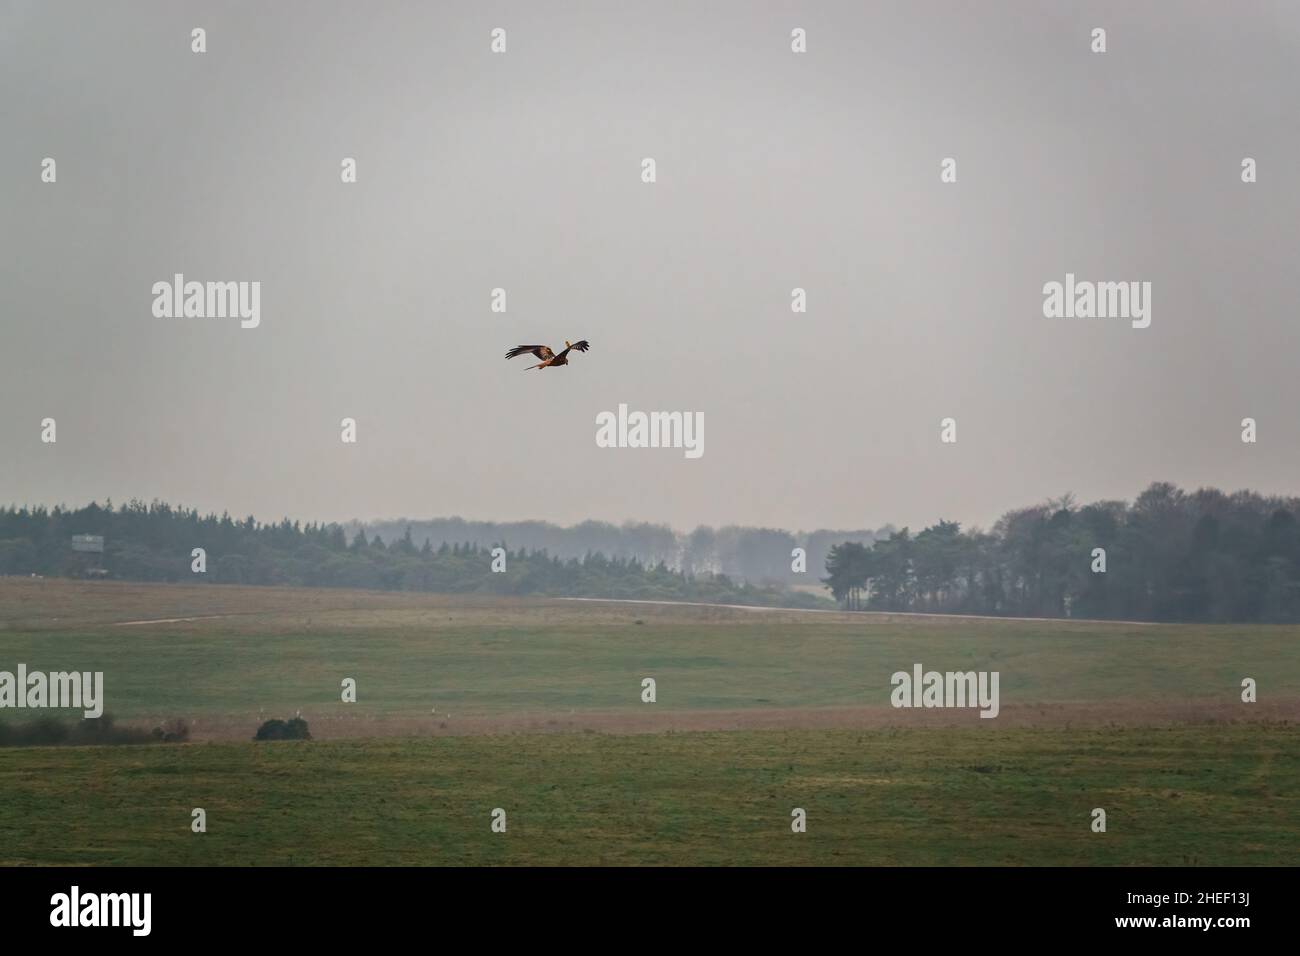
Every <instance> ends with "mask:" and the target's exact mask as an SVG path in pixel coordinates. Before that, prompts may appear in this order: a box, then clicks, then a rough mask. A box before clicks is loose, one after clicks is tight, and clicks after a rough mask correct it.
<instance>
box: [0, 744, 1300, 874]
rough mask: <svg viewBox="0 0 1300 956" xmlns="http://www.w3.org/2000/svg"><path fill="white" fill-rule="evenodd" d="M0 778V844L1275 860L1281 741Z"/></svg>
mask: <svg viewBox="0 0 1300 956" xmlns="http://www.w3.org/2000/svg"><path fill="white" fill-rule="evenodd" d="M0 793H3V800H0V833H4V834H5V840H4V841H3V843H2V844H0V865H15V864H33V863H38V864H113V865H163V864H168V865H170V864H177V865H191V864H193V865H250V864H253V865H266V864H354V865H356V864H360V865H366V864H375V865H379V864H385V865H450V864H561V865H564V864H595V863H606V864H747V865H768V864H829V865H835V864H885V865H897V864H906V865H947V864H966V865H990V864H992V865H1000V864H1012V865H1015V864H1038V865H1130V864H1133V865H1136V864H1143V865H1174V864H1189V865H1228V864H1232V865H1250V864H1273V865H1277V864H1291V863H1294V845H1295V844H1294V837H1295V833H1296V831H1297V827H1298V826H1300V748H1297V747H1296V746H1295V729H1294V728H1293V727H1285V726H1278V725H1267V724H1255V725H1221V726H1208V727H1207V726H1200V727H1196V728H1177V729H1152V728H1142V729H1105V730H1084V731H1070V730H1063V729H1019V730H1009V731H996V730H984V729H983V728H980V729H976V730H951V729H949V730H933V729H930V730H920V729H907V730H897V729H889V730H881V731H875V732H859V731H847V730H840V731H821V732H808V731H790V732H785V731H765V732H734V733H690V734H663V735H639V736H622V737H612V736H604V735H599V734H554V735H540V736H527V737H524V736H497V737H451V738H422V739H386V740H368V741H337V742H308V743H292V744H254V743H251V742H250V743H230V744H215V743H214V744H191V745H172V746H154V747H115V748H93V749H92V748H48V749H33V750H11V751H0ZM796 806H797V807H803V808H804V809H806V810H807V813H808V832H807V833H805V834H794V833H791V831H790V811H791V809H792V808H794V807H796ZM193 807H203V808H204V809H205V810H206V811H207V821H208V832H207V833H205V834H194V833H192V832H191V831H190V819H191V817H190V811H191V809H192V808H193ZM495 807H502V808H504V809H505V810H506V812H507V818H508V831H507V832H506V833H505V834H494V833H492V832H491V830H490V814H491V812H492V810H493V808H495ZM1094 807H1103V808H1105V809H1106V811H1107V814H1108V832H1106V833H1104V834H1097V833H1093V832H1091V830H1090V826H1089V824H1090V820H1091V817H1090V813H1091V810H1092V809H1093V808H1094Z"/></svg>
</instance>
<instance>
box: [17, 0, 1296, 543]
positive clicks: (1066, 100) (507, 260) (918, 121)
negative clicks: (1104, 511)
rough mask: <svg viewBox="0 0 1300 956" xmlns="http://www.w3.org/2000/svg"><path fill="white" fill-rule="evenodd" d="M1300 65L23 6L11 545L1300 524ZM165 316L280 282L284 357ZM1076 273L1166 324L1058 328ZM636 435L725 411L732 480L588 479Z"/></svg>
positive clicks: (740, 23)
mask: <svg viewBox="0 0 1300 956" xmlns="http://www.w3.org/2000/svg"><path fill="white" fill-rule="evenodd" d="M1135 6H1136V7H1139V8H1140V9H1134V7H1135ZM196 26H201V27H204V28H205V29H206V30H207V34H208V37H207V39H208V52H207V53H206V54H203V55H195V54H192V53H191V52H190V49H189V47H190V40H189V34H190V30H191V28H193V27H196ZM498 26H500V27H504V28H505V29H506V30H507V31H508V43H509V51H508V53H506V54H504V55H492V54H491V53H490V52H489V32H490V30H491V29H492V28H493V27H498ZM1094 26H1102V27H1105V28H1106V29H1107V32H1108V46H1109V52H1107V53H1106V54H1104V55H1097V54H1093V53H1091V52H1090V51H1089V33H1090V30H1091V29H1092V28H1093V27H1094ZM794 27H803V28H805V29H806V30H807V31H808V52H807V53H806V54H803V55H795V54H792V53H791V52H790V48H789V42H790V30H791V29H792V28H794ZM1298 66H1300V7H1298V6H1297V5H1296V4H1294V3H1253V2H1252V3H1231V4H1229V3H1226V2H1225V3H1212V4H1211V3H1178V4H1173V3H1169V4H1140V5H1133V4H1129V3H1113V4H1096V3H1092V4H1084V3H1077V4H1074V3H1072V4H1068V5H1066V4H1056V3H1028V2H1026V3H1016V4H1004V3H999V4H993V3H988V4H985V3H980V4H970V3H944V4H917V3H910V2H897V3H827V2H818V3H811V2H810V3H741V2H732V3H706V4H702V3H682V4H670V3H654V4H638V5H632V4H614V3H603V2H592V3H574V2H564V3H538V2H528V3H510V4H494V3H482V4H479V3H475V4H454V5H453V4H438V3H418V4H417V3H396V2H386V3H378V4H353V3H349V4H344V3H314V4H313V3H303V2H297V3H285V2H278V3H274V4H271V3H267V4H261V3H220V4H217V3H207V4H196V3H173V2H155V3H139V2H123V3H59V2H15V0H0V131H2V135H0V224H2V225H3V228H0V333H2V334H0V501H3V502H5V503H8V502H27V503H36V502H45V503H56V502H66V503H70V504H72V503H76V504H80V503H84V502H85V501H87V500H89V499H91V498H95V499H98V500H101V501H102V500H103V499H104V498H105V497H108V496H111V497H112V498H113V499H115V500H118V501H120V500H124V499H126V498H128V497H131V496H139V497H142V498H146V499H148V498H153V497H160V498H163V499H166V500H169V501H172V502H176V503H183V504H187V505H192V506H196V507H199V508H200V509H202V510H205V511H206V510H209V509H215V510H218V511H220V510H222V509H229V510H230V511H231V512H232V513H236V514H246V513H253V514H256V515H257V516H258V517H260V518H265V519H275V518H278V517H280V516H283V515H285V514H288V515H290V516H293V517H296V518H302V519H304V520H309V519H345V518H350V517H361V518H380V517H395V516H398V515H405V516H412V517H415V516H431V515H446V514H460V515H464V516H466V517H472V518H482V519H496V520H509V519H518V518H548V519H551V520H555V521H560V522H564V523H568V522H572V521H577V520H581V519H584V518H600V519H606V520H613V521H621V520H624V519H637V520H656V521H667V522H669V523H671V524H673V525H675V526H677V527H680V528H690V527H692V526H694V525H695V524H697V523H708V524H714V525H718V524H724V523H730V522H736V523H743V524H760V525H769V526H779V527H788V528H813V527H820V526H830V527H864V526H868V527H869V526H876V525H880V524H883V523H885V522H887V521H888V522H894V523H896V524H900V525H901V524H905V523H910V524H912V525H913V526H914V527H915V526H920V525H923V524H927V523H930V522H932V521H934V520H937V519H938V518H940V517H946V518H950V519H957V520H961V521H963V522H965V523H978V524H984V525H988V524H990V523H991V522H992V521H993V520H994V519H996V517H997V516H998V515H999V514H1000V513H1001V512H1002V511H1003V510H1005V509H1006V508H1008V507H1012V506H1018V505H1022V504H1028V503H1032V502H1035V501H1038V500H1041V499H1043V498H1045V497H1047V496H1049V495H1056V494H1060V493H1061V492H1064V491H1067V490H1072V491H1074V492H1075V493H1076V494H1077V495H1079V496H1080V497H1081V498H1083V499H1086V500H1091V499H1094V498H1101V497H1132V496H1133V495H1134V494H1136V493H1137V492H1138V491H1139V490H1141V488H1142V487H1144V486H1145V485H1146V484H1147V483H1148V482H1150V481H1152V480H1156V479H1164V480H1171V481H1175V482H1178V483H1180V484H1183V485H1186V486H1191V487H1195V486H1198V485H1202V484H1212V485H1218V486H1221V487H1225V488H1228V489H1235V488H1239V487H1246V486H1248V487H1252V488H1256V489H1259V490H1261V491H1265V492H1279V493H1282V492H1286V493H1292V494H1294V493H1296V492H1298V491H1300V484H1298V483H1297V479H1298V478H1300V422H1298V421H1297V415H1296V413H1297V410H1300V376H1298V375H1297V374H1296V357H1297V345H1298V344H1300V342H1298V339H1300V331H1298V323H1297V319H1298V316H1297V310H1296V305H1295V295H1294V285H1295V279H1294V275H1295V265H1294V258H1295V255H1296V251H1297V245H1298V244H1297V234H1298V232H1300V186H1298V185H1297V176H1298V174H1300V167H1298V163H1300V121H1297V115H1298V113H1297V106H1298V105H1300V102H1298V101H1300V96H1297V89H1300V87H1298V86H1297V74H1298V72H1300V71H1298ZM46 156H50V157H54V158H55V159H56V161H57V163H58V182H57V184H54V185H49V184H43V183H42V182H41V181H40V163H41V160H42V158H43V157H46ZM345 156H352V157H355V158H356V159H357V161H358V169H359V182H358V183H357V184H355V185H344V184H342V183H340V181H339V168H340V167H339V164H340V161H341V159H342V158H343V157H345ZM646 156H649V157H654V158H655V159H656V161H657V164H658V182H657V183H655V184H653V185H646V184H643V183H642V182H641V181H640V162H641V159H642V158H643V157H646ZM945 156H952V157H955V158H956V160H957V163H958V181H957V183H956V184H952V185H945V184H941V183H940V182H939V175H938V174H939V162H940V160H941V159H942V158H943V157H945ZM1245 156H1251V157H1254V158H1255V159H1256V160H1257V161H1258V164H1259V182H1257V183H1255V184H1253V185H1245V184H1243V183H1242V182H1241V180H1240V163H1241V159H1242V157H1245ZM176 272H183V273H184V274H185V276H186V278H187V279H195V280H199V281H207V280H246V281H252V280H258V281H260V282H261V283H262V320H261V326H260V327H259V328H257V329H251V330H244V329H241V328H240V327H239V322H238V320H237V319H181V318H176V319H168V318H155V317H154V316H153V315H152V314H151V304H152V299H153V297H152V294H151V292H150V289H151V286H152V285H153V283H154V282H156V281H159V280H170V278H171V276H172V275H173V273H176ZM1066 272H1074V273H1075V274H1076V275H1077V276H1078V277H1079V278H1080V279H1091V280H1098V281H1101V280H1113V281H1121V280H1140V281H1150V282H1151V283H1152V284H1153V293H1152V299H1153V302H1152V304H1153V313H1152V323H1151V327H1150V328H1148V329H1144V330H1137V329H1133V328H1131V327H1130V326H1129V323H1128V322H1127V321H1125V320H1123V319H1073V320H1071V319H1056V320H1051V319H1046V318H1044V317H1043V314H1042V302H1043V296H1042V291H1041V290H1042V286H1043V284H1044V283H1045V282H1049V281H1052V280H1057V281H1060V280H1062V279H1063V278H1064V276H1065V273H1066ZM496 286H502V287H505V288H506V289H507V290H508V295H509V311H508V313H507V314H505V315H498V314H493V313H492V312H490V311H489V295H490V291H491V290H492V288H493V287H496ZM796 286H800V287H803V288H805V289H807V292H808V313H807V314H806V315H795V314H792V313H791V311H790V290H791V289H792V288H794V287H796ZM565 338H569V339H578V338H587V339H590V340H591V342H592V349H591V351H590V352H589V353H587V354H586V355H580V356H578V357H577V358H576V359H575V360H574V361H573V363H572V364H571V365H570V366H569V367H568V368H564V369H558V370H546V371H544V372H525V371H523V367H524V364H525V363H524V361H523V360H522V359H516V360H514V361H512V362H509V363H507V362H506V361H504V360H503V359H502V355H503V353H504V352H505V350H506V349H507V348H509V347H510V346H513V345H516V344H520V343H524V342H534V341H535V342H546V343H549V344H551V345H556V346H559V345H560V344H561V343H562V340H563V339H565ZM620 402H624V403H627V404H628V405H629V406H630V407H631V408H633V409H640V410H645V411H651V410H679V411H699V412H703V413H704V417H705V421H706V431H705V454H704V456H703V457H702V458H700V459H698V460H687V459H686V458H685V457H684V456H683V454H682V453H681V451H677V450H664V449H660V450H634V449H601V448H598V447H597V446H596V443H595V440H594V436H595V431H596V428H595V416H596V414H597V413H598V412H600V411H604V410H610V411H612V410H615V409H616V408H617V407H618V404H619V403H620ZM47 416H48V417H53V418H55V419H57V422H58V441H57V444H55V445H45V444H42V443H41V442H40V421H41V419H42V418H45V417H47ZM345 416H351V417H354V418H355V419H357V422H358V429H359V442H358V443H357V444H356V445H355V446H349V445H345V444H343V443H342V442H341V441H340V439H339V431H340V430H339V420H340V419H341V418H343V417H345ZM945 416H953V417H955V418H956V419H957V423H958V426H957V427H958V441H957V443H956V444H955V445H943V444H941V443H940V441H939V422H940V419H942V418H943V417H945ZM1247 416H1250V417H1254V418H1256V419H1257V420H1258V422H1259V435H1260V440H1259V442H1258V444H1255V445H1245V444H1243V443H1242V442H1241V441H1240V439H1239V432H1240V424H1239V423H1240V421H1241V419H1242V418H1244V417H1247Z"/></svg>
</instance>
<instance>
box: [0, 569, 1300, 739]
mask: <svg viewBox="0 0 1300 956" xmlns="http://www.w3.org/2000/svg"><path fill="white" fill-rule="evenodd" d="M37 592H39V593H37ZM206 615H222V616H218V617H208V618H206V619H203V620H195V621H188V622H177V623H163V624H148V625H132V626H121V625H120V623H119V622H123V621H131V620H154V619H158V618H169V617H185V616H206ZM20 661H21V662H23V663H26V664H27V665H28V667H29V668H31V669H40V670H61V669H65V668H75V669H77V670H83V671H84V670H92V671H94V670H102V671H103V672H104V675H105V676H104V680H105V686H106V696H107V698H108V704H107V709H108V711H109V712H111V713H112V714H113V715H114V716H115V717H117V719H118V720H129V719H137V718H138V719H151V720H152V719H162V718H166V717H173V716H175V717H187V718H213V717H236V716H237V717H239V718H240V719H243V720H245V721H252V722H254V723H252V724H250V726H249V731H248V732H249V734H251V732H252V729H253V728H254V727H255V725H256V724H255V721H256V718H257V717H258V715H259V714H265V715H267V716H286V715H292V714H293V713H294V712H295V711H297V710H302V712H303V714H304V716H307V717H308V718H309V719H313V718H314V719H317V720H321V721H326V720H330V719H333V718H339V719H343V718H346V719H349V720H356V719H363V718H396V717H401V718H409V719H429V718H431V716H436V714H434V715H431V711H436V712H437V713H439V714H444V715H445V714H447V713H450V714H452V715H453V718H455V717H457V716H462V717H470V716H475V715H486V716H493V715H500V716H510V715H518V714H523V713H529V714H535V715H541V716H545V715H548V714H549V715H552V716H559V715H567V714H568V713H569V712H570V711H576V712H583V711H593V710H598V711H603V712H610V711H614V712H616V711H625V712H638V711H640V712H644V710H645V705H643V704H642V703H641V700H640V691H641V679H642V678H643V677H645V676H651V677H654V678H655V680H656V682H657V694H658V702H657V703H656V705H655V707H656V708H658V709H660V710H669V711H678V710H684V711H691V710H720V709H755V710H761V709H765V708H827V707H856V706H869V707H870V706H874V707H881V708H884V709H886V710H888V709H889V708H888V694H889V691H890V683H889V678H890V675H891V674H892V673H893V672H895V671H897V670H910V669H911V666H912V664H913V663H914V662H917V661H919V662H921V663H923V664H924V665H925V666H926V667H927V668H934V669H937V670H970V669H975V670H997V671H999V673H1000V674H1001V697H1002V701H1003V703H1004V706H1009V707H1012V708H1014V707H1016V706H1026V705H1032V704H1036V703H1044V702H1046V703H1052V702H1070V701H1085V702H1108V701H1111V702H1114V705H1115V710H1116V713H1117V715H1118V714H1120V713H1121V712H1122V711H1125V710H1133V709H1134V708H1140V707H1141V706H1142V705H1144V704H1146V703H1149V702H1151V701H1164V702H1169V703H1183V702H1199V701H1205V702H1221V703H1223V704H1225V705H1233V704H1235V703H1236V702H1237V701H1238V699H1239V694H1240V683H1241V679H1242V677H1245V676H1251V677H1254V678H1255V679H1256V680H1258V681H1259V682H1260V694H1261V700H1262V702H1268V701H1276V700H1279V699H1291V700H1296V699H1300V628H1298V627H1246V626H1236V627H1199V626H1193V627H1183V626H1142V625H1123V624H1120V625H1115V624H1081V623H1080V624H1076V623H1062V622H1016V621H987V620H951V619H941V618H920V617H918V618H908V617H875V616H863V615H839V614H825V615H823V614H798V613H794V612H753V611H742V610H728V609H710V608H696V607H683V608H675V607H655V606H646V605H602V604H585V603H576V602H575V603H569V602H563V601H554V600H549V601H547V600H541V601H533V600H498V599H484V598H455V597H445V596H437V595H384V594H378V595H377V594H370V593H364V592H346V591H342V592H340V591H302V590H298V591H293V590H276V589H259V588H223V587H193V588H182V587H176V586H166V585H162V586H153V587H149V586H140V585H137V586H122V585H110V584H76V583H72V582H54V581H45V582H34V583H31V584H28V583H26V582H23V581H21V579H20V580H17V581H6V582H0V669H3V668H9V669H12V668H13V666H15V665H16V664H17V663H18V662H20ZM345 677H351V678H354V679H355V680H356V681H357V686H358V700H357V702H356V703H355V704H344V703H343V702H342V701H341V699H340V684H341V681H342V680H343V678H345ZM904 716H910V715H904ZM429 722H430V723H433V721H432V720H430V721H429ZM437 722H438V723H440V722H441V718H439V719H438V721H437ZM200 726H202V720H200ZM323 726H324V725H323V724H322V727H323Z"/></svg>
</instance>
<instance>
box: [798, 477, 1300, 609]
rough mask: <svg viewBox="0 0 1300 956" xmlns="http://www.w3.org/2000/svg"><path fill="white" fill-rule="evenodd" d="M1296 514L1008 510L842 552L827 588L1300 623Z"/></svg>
mask: <svg viewBox="0 0 1300 956" xmlns="http://www.w3.org/2000/svg"><path fill="white" fill-rule="evenodd" d="M1297 514H1300V499H1297V498H1279V497H1266V496H1262V495H1259V494H1256V493H1254V492H1251V491H1239V492H1235V493H1233V494H1225V493H1224V492H1222V491H1218V490H1216V489H1213V488H1202V489H1200V490H1197V491H1195V492H1190V493H1189V492H1185V491H1182V490H1181V489H1179V488H1177V487H1176V486H1174V485H1172V484H1169V483H1167V482H1157V483H1155V484H1152V485H1151V486H1150V487H1149V488H1147V489H1146V491H1144V492H1142V494H1140V495H1139V496H1138V497H1137V499H1136V500H1135V501H1134V502H1133V503H1132V504H1129V503H1128V502H1124V501H1098V502H1095V503H1093V504H1090V505H1085V506H1079V505H1078V504H1077V503H1076V502H1075V501H1074V498H1073V496H1070V495H1066V496H1064V497H1062V498H1060V499H1057V500H1054V501H1049V502H1047V503H1044V504H1040V505H1035V506H1032V507H1029V508H1020V509H1017V510H1015V511H1009V512H1007V513H1006V514H1005V515H1003V516H1002V518H1001V519H1000V520H999V521H998V522H997V524H995V525H994V526H993V529H992V530H991V531H989V532H984V531H980V530H978V529H976V530H971V531H963V530H962V529H961V527H960V526H959V525H958V524H957V523H955V522H950V521H939V522H938V523H937V524H934V525H931V526H930V527H928V528H925V529H924V530H922V531H920V532H917V533H915V534H913V533H912V532H911V530H910V529H908V528H903V529H902V530H900V531H897V532H895V533H894V534H891V535H890V536H889V537H887V538H885V539H883V540H879V541H876V542H875V544H874V546H872V547H870V548H867V547H862V546H860V545H857V544H854V543H851V542H850V543H843V544H840V545H837V546H836V547H834V548H832V549H831V553H830V555H828V557H827V561H826V573H827V576H826V577H825V578H823V581H824V582H825V583H826V585H827V586H828V587H829V588H830V590H831V592H832V594H833V595H834V597H835V598H836V600H838V601H839V602H840V603H841V604H842V605H843V606H844V607H846V608H849V609H869V610H879V611H926V612H940V613H959V614H992V615H1008V616H1015V617H1080V618H1108V619H1116V620H1139V621H1204V622H1215V621H1260V622H1295V621H1300V525H1297V520H1296V516H1297ZM1098 548H1100V549H1103V550H1104V552H1105V555H1104V559H1105V571H1104V572H1103V571H1095V570H1094V567H1096V566H1097V565H1098V563H1099V560H1098V556H1097V555H1095V554H1094V550H1095V549H1098Z"/></svg>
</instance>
